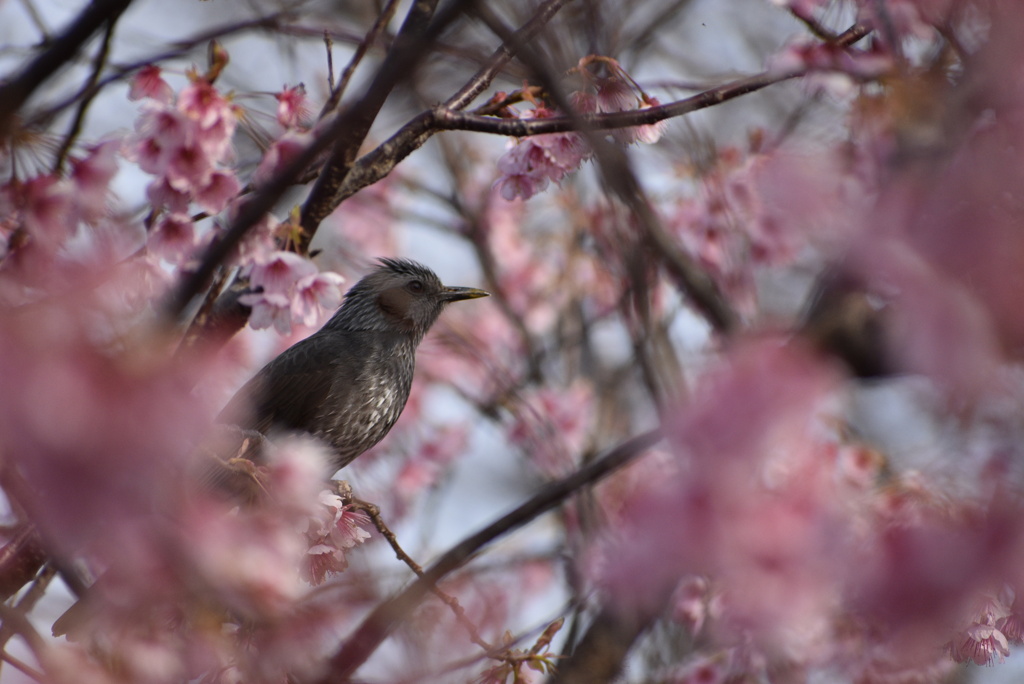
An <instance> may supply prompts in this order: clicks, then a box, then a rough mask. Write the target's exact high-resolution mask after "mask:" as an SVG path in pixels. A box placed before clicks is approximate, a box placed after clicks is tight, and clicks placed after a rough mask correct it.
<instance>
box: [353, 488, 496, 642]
mask: <svg viewBox="0 0 1024 684" xmlns="http://www.w3.org/2000/svg"><path fill="white" fill-rule="evenodd" d="M352 506H353V508H355V509H356V510H360V511H363V512H364V513H366V515H368V516H369V517H370V520H371V521H373V525H374V527H376V528H377V531H378V532H380V535H381V536H382V537H384V539H386V540H387V542H388V545H389V546H391V550H392V551H394V552H395V556H396V557H397V558H398V560H400V561H402V562H403V563H405V564H406V565H407V566H408V567H409V569H410V570H412V571H413V573H414V574H415V575H416V576H417V577H423V574H424V573H423V568H422V567H421V566H420V564H419V563H417V562H416V561H415V560H413V558H412V556H410V555H409V554H408V553H406V552H405V549H403V548H402V545H401V544H399V543H398V537H396V536H395V533H394V532H392V531H391V528H389V527H388V525H387V523H385V522H384V518H382V517H381V515H380V507H379V506H377V505H376V504H372V503H370V502H369V501H363V500H361V499H352ZM430 590H431V592H433V594H434V596H436V597H437V598H439V599H440V600H441V602H442V603H444V604H445V605H447V606H448V607H449V608H450V609H451V611H452V613H454V614H455V619H456V620H457V621H458V622H459V624H461V625H462V626H463V628H464V629H465V630H466V632H467V633H468V634H469V638H470V640H471V641H472V642H473V643H474V644H476V645H477V646H479V647H480V648H482V649H483V650H484V651H485V652H487V653H491V652H492V651H494V650H495V647H494V645H492V644H490V643H488V642H487V641H486V640H484V638H483V637H482V636H481V635H480V630H479V629H477V626H476V625H475V624H473V621H472V620H470V619H469V616H468V615H466V610H465V609H464V608H463V607H462V604H460V603H459V600H458V599H457V598H455V597H454V596H452V595H451V594H448V593H446V592H444V591H441V589H440V588H439V587H438V586H437V585H434V586H432V587H431V588H430Z"/></svg>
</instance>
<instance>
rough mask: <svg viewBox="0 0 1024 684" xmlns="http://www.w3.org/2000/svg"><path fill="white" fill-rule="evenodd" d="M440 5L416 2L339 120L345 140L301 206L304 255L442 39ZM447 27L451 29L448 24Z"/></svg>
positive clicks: (301, 249) (300, 247) (427, 0)
mask: <svg viewBox="0 0 1024 684" xmlns="http://www.w3.org/2000/svg"><path fill="white" fill-rule="evenodd" d="M437 4H438V0H413V3H412V6H411V7H410V8H409V13H408V14H407V15H406V17H405V21H404V22H403V23H402V28H401V29H400V30H399V32H398V35H397V36H396V38H395V44H394V46H393V47H392V49H391V50H390V51H389V52H388V54H387V56H386V57H385V58H384V61H383V62H382V63H381V65H380V68H379V69H378V70H377V74H376V75H375V76H374V78H373V80H372V81H371V83H370V85H369V87H368V88H367V89H366V92H365V93H364V94H363V96H362V97H360V98H359V100H358V101H356V102H353V103H352V105H351V106H350V107H349V108H347V109H346V110H345V112H344V113H343V114H341V115H340V117H339V119H342V120H344V121H345V126H344V128H342V129H340V130H339V133H340V135H339V136H338V138H337V141H336V142H335V143H334V149H333V150H332V152H331V157H330V159H329V160H328V162H327V164H326V165H324V168H323V170H322V171H321V172H320V176H319V177H318V178H317V180H316V183H314V185H313V189H312V191H311V192H310V193H309V197H307V198H306V201H305V203H304V204H303V205H302V216H301V218H300V222H301V225H302V234H301V236H300V239H299V244H298V251H299V252H300V253H304V252H306V251H307V250H308V248H309V243H310V241H312V239H313V235H314V234H315V233H316V230H317V228H318V227H319V225H320V222H321V221H323V220H324V218H326V217H327V215H328V214H330V213H331V212H332V211H334V209H335V207H337V204H335V202H334V198H335V196H336V195H337V192H338V188H340V187H341V184H342V183H343V182H344V180H345V176H347V175H348V173H349V171H350V170H351V169H352V164H353V162H355V160H356V155H357V154H358V152H359V147H360V145H362V144H363V141H364V140H365V139H366V135H367V134H368V133H369V132H370V127H371V126H372V125H373V122H374V120H375V119H376V118H377V114H378V113H379V112H380V110H381V107H383V106H384V101H385V100H386V99H387V98H388V95H390V94H391V91H392V90H394V88H395V86H396V85H398V83H399V82H400V81H401V80H402V79H403V78H406V77H408V76H409V72H410V71H411V69H412V67H413V65H414V60H415V58H416V57H417V56H418V55H421V54H422V53H423V51H424V48H425V47H426V46H427V45H428V44H429V43H430V41H431V39H432V38H433V37H434V36H435V35H436V34H437V33H438V29H439V27H437V26H432V24H431V19H433V17H434V12H435V10H436V9H437ZM456 4H459V3H456ZM448 15H449V16H448V19H449V20H450V19H451V18H453V17H452V16H451V12H449V13H448ZM444 23H445V25H447V21H446V22H444Z"/></svg>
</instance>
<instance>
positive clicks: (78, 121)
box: [53, 15, 120, 174]
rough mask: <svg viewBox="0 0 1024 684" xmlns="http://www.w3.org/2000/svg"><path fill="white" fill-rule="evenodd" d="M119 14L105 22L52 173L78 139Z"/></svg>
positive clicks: (93, 97)
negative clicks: (82, 95) (105, 25)
mask: <svg viewBox="0 0 1024 684" xmlns="http://www.w3.org/2000/svg"><path fill="white" fill-rule="evenodd" d="M119 17H120V15H115V16H113V17H111V18H110V21H109V22H108V23H107V30H106V31H104V32H103V41H102V42H101V43H100V47H99V49H98V50H97V51H96V57H95V58H94V59H93V64H92V72H91V73H90V74H89V78H88V79H87V80H86V82H85V86H84V88H83V92H85V96H84V97H82V100H81V102H79V103H78V110H77V111H76V112H75V118H74V120H73V121H72V122H71V126H70V127H69V128H68V132H67V134H66V135H65V136H64V142H63V143H62V144H61V146H60V150H58V151H57V158H56V159H55V160H54V162H53V172H54V174H58V173H60V169H61V167H62V166H64V160H65V159H66V158H67V156H68V152H70V151H71V147H72V145H74V144H75V140H77V139H78V134H79V133H81V131H82V124H83V123H84V122H85V113H86V111H87V110H88V109H89V105H90V104H92V101H93V99H95V97H96V94H97V93H99V90H98V89H97V88H96V87H95V86H96V83H97V82H98V81H99V79H100V74H101V73H102V72H103V67H104V65H106V63H107V57H108V56H109V55H110V43H111V41H112V40H113V37H114V27H115V26H117V20H118V18H119Z"/></svg>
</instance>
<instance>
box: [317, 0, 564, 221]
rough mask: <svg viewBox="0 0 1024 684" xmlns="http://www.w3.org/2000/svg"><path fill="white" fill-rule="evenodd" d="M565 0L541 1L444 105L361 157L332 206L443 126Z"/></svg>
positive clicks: (387, 170)
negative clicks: (447, 116) (449, 114)
mask: <svg viewBox="0 0 1024 684" xmlns="http://www.w3.org/2000/svg"><path fill="white" fill-rule="evenodd" d="M567 1H568V0H548V1H547V2H546V3H544V4H543V5H541V6H540V7H539V8H538V10H537V13H536V14H535V15H534V16H533V17H532V18H531V19H530V21H528V22H527V23H525V24H523V26H522V27H520V28H519V30H517V31H516V32H515V34H514V35H513V36H512V38H511V39H510V40H509V41H508V42H503V43H502V45H501V46H500V47H499V48H498V49H497V50H495V51H494V53H493V54H492V55H491V58H490V60H488V62H487V64H485V65H484V66H483V67H482V68H481V69H480V70H479V71H478V72H477V73H475V74H474V75H473V76H472V77H471V78H470V79H469V80H468V81H467V82H466V84H465V85H463V86H462V88H460V89H459V91H458V92H457V93H456V94H455V95H453V96H452V97H450V98H449V99H448V101H447V102H445V103H444V105H442V106H439V107H435V108H434V109H431V110H428V111H426V112H423V113H422V114H420V115H419V116H417V117H415V118H414V119H412V120H411V121H410V122H409V123H407V124H406V125H405V126H403V127H402V128H401V129H400V130H399V131H398V132H397V133H395V134H394V135H392V136H391V137H390V138H388V140H387V141H385V142H384V143H383V144H381V145H379V146H378V147H376V148H375V149H374V150H373V151H371V152H368V153H367V154H365V155H363V156H362V157H360V158H359V159H358V160H357V161H356V163H355V164H354V165H353V167H352V170H351V171H349V174H348V176H346V177H345V180H344V182H343V183H342V185H341V187H340V188H339V189H338V192H337V194H336V195H335V197H334V206H335V207H337V206H338V205H339V204H341V203H342V202H343V201H345V200H346V199H348V198H349V197H351V196H352V195H354V194H355V193H357V192H358V191H359V190H361V189H362V188H365V187H367V186H369V185H373V184H374V183H376V182H377V181H379V180H380V179H381V178H384V177H385V176H386V175H388V174H389V173H391V171H392V169H394V168H395V166H397V165H398V164H399V163H400V162H401V161H402V160H404V159H405V158H406V157H408V156H409V155H410V154H412V153H413V152H415V151H416V150H418V149H419V148H421V147H423V145H424V144H426V142H427V140H429V139H430V138H431V136H433V135H434V134H435V133H437V132H439V131H441V130H443V126H440V125H439V124H438V121H439V120H440V119H441V118H443V113H444V112H448V111H451V110H455V109H461V108H463V107H465V106H467V105H468V104H469V103H470V102H472V101H473V98H475V97H476V96H477V95H478V94H479V93H481V92H483V90H484V89H486V88H487V87H488V86H489V85H490V84H491V83H492V82H493V80H494V78H495V76H497V75H498V74H499V73H500V72H501V69H502V68H503V67H504V66H505V65H506V64H508V61H509V60H510V59H511V58H512V57H514V56H515V54H516V52H517V50H518V48H519V46H522V45H525V44H526V43H528V42H530V41H531V40H532V39H533V38H534V37H536V35H537V34H538V33H539V32H540V30H541V29H542V28H544V26H545V25H546V24H547V22H549V21H550V20H551V18H552V17H553V16H554V15H555V13H556V12H558V10H559V9H561V8H562V6H563V5H564V4H565V3H566V2H567Z"/></svg>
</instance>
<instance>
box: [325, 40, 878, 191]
mask: <svg viewBox="0 0 1024 684" xmlns="http://www.w3.org/2000/svg"><path fill="white" fill-rule="evenodd" d="M531 28H532V29H534V30H536V29H539V27H538V26H532V22H531ZM526 29H527V27H526V26H524V27H523V29H520V30H521V31H525V30H526ZM869 31H870V28H869V27H868V26H866V25H864V24H857V25H855V26H853V27H852V28H850V29H849V30H848V31H846V32H845V33H843V34H842V35H841V36H840V37H839V38H838V39H837V41H836V42H837V43H838V44H840V45H852V44H853V43H855V42H857V41H858V40H860V39H861V38H863V37H864V36H866V35H867V33H868V32H869ZM496 54H497V53H496ZM481 73H482V72H481ZM803 73H804V72H792V73H790V74H785V75H776V76H771V75H769V74H758V75H755V76H750V77H748V78H742V79H738V80H736V81H732V82H730V83H726V84H723V85H720V86H717V87H715V88H711V89H709V90H706V91H704V92H702V93H699V94H697V95H694V96H692V97H688V98H685V99H683V100H678V101H676V102H670V103H668V104H664V105H659V106H657V107H650V108H648V109H641V110H635V111H630V112H615V113H610V114H599V115H594V116H584V117H580V118H579V121H581V122H583V124H584V125H586V126H589V127H590V128H591V129H593V130H608V129H613V128H626V127H630V126H642V125H646V124H652V123H657V122H659V121H663V120H665V119H669V118H673V117H676V116H682V115H683V114H689V113H691V112H694V111H697V110H699V109H706V108H708V107H712V106H715V105H718V104H721V103H723V102H726V101H728V100H732V99H734V98H737V97H740V96H742V95H746V94H748V93H752V92H754V91H756V90H761V89H762V88H765V87H767V86H769V85H773V84H775V83H779V82H781V81H785V80H789V79H792V78H797V77H799V76H802V75H803ZM478 76H479V74H478ZM478 76H474V78H477V77H478ZM470 83H472V80H471V81H470ZM468 85H469V84H467V86H468ZM464 89H465V87H464ZM460 92H461V91H460ZM453 101H455V98H452V100H449V102H453ZM442 130H465V131H476V132H481V133H493V134H496V135H509V136H515V137H524V136H530V135H539V134H542V133H564V132H566V131H571V130H576V120H575V119H573V118H571V117H552V118H548V119H499V118H496V117H492V116H479V115H474V114H469V113H463V112H459V111H453V110H452V109H450V108H448V107H446V106H439V107H435V108H434V109H431V110H429V111H426V112H423V113H422V114H420V115H419V116H417V117H415V118H414V119H412V120H411V121H410V122H409V123H408V124H406V125H405V126H403V127H402V128H401V129H400V130H399V131H398V132H397V133H395V134H394V135H392V136H391V137H390V138H388V140H387V141H386V142H384V143H383V144H381V145H380V146H378V147H377V148H375V149H374V150H373V151H371V152H368V153H367V154H365V155H363V156H362V157H360V158H359V160H358V161H357V162H356V163H355V165H354V166H353V168H352V171H351V172H350V173H349V175H348V176H347V177H346V178H345V181H344V183H342V185H341V187H340V188H339V190H338V194H337V195H336V197H335V203H336V204H335V206H337V204H340V203H341V202H343V201H344V200H346V199H348V198H349V197H351V196H352V195H354V194H355V193H357V192H358V191H359V190H361V189H363V188H365V187H367V186H369V185H372V184H374V183H376V182H377V181H379V180H380V179H381V178H383V177H384V176H386V175H388V174H389V173H390V172H391V171H392V169H394V167H395V166H397V165H398V164H399V163H400V162H401V161H402V160H404V159H405V158H406V157H408V156H409V155H410V154H412V153H413V152H415V151H416V150H417V149H419V148H420V147H422V146H423V145H424V144H425V143H426V142H427V140H429V139H430V138H431V137H432V136H433V135H434V134H435V133H438V132H440V131H442Z"/></svg>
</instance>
